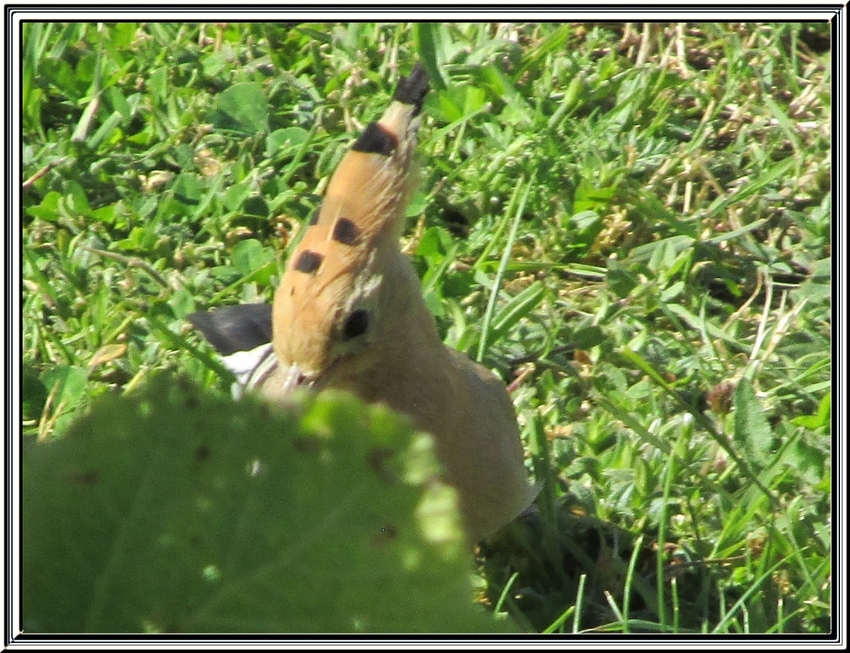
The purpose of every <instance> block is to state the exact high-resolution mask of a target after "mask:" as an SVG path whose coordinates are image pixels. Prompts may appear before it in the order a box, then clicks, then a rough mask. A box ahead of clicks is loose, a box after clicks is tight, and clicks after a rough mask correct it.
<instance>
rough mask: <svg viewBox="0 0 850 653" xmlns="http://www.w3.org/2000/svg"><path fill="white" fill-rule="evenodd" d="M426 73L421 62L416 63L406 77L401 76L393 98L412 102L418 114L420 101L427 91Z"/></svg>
mask: <svg viewBox="0 0 850 653" xmlns="http://www.w3.org/2000/svg"><path fill="white" fill-rule="evenodd" d="M428 81H429V80H428V73H427V72H425V67H424V66H423V65H422V63H421V62H419V63H417V64H416V65H415V66H414V67H413V70H411V71H410V74H409V75H408V76H407V77H402V78H401V79H400V80H399V82H398V86H396V89H395V93H394V94H393V100H396V101H397V102H402V103H404V104H412V105H413V106H414V107H416V113H417V114H418V113H419V112H420V111H421V110H422V102H423V100H424V99H425V96H426V95H427V93H428Z"/></svg>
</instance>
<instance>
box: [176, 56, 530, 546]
mask: <svg viewBox="0 0 850 653" xmlns="http://www.w3.org/2000/svg"><path fill="white" fill-rule="evenodd" d="M427 85H428V79H427V75H426V74H425V72H424V69H423V68H422V67H421V66H419V65H417V66H416V67H415V68H414V69H413V72H412V73H411V74H410V75H409V76H408V77H406V78H402V79H401V81H400V82H399V85H398V87H397V89H396V92H395V95H394V98H393V102H392V103H391V104H390V106H389V108H388V109H387V111H386V112H385V113H384V115H383V116H382V118H381V119H380V120H379V121H378V122H375V123H371V124H369V125H368V126H367V128H366V129H365V130H364V132H363V134H362V135H361V136H360V138H359V139H358V140H357V141H356V142H355V143H354V145H353V146H352V149H351V150H350V151H349V152H347V153H346V154H345V156H344V157H343V159H342V160H341V162H340V164H339V166H338V167H337V169H336V170H335V172H334V174H333V175H332V177H331V180H330V182H329V184H328V187H327V191H326V193H325V196H324V198H323V201H322V205H321V207H320V208H319V210H318V211H317V213H316V215H315V217H314V218H313V220H311V223H310V226H308V228H307V230H306V232H305V234H304V237H303V239H302V240H301V242H300V243H299V244H298V247H297V248H296V249H295V250H294V252H293V253H292V256H291V257H290V260H289V261H288V263H287V268H286V271H285V273H284V275H283V278H282V279H281V283H280V285H279V286H278V288H277V290H276V292H275V298H274V303H273V307H272V310H271V315H270V316H269V315H268V310H267V309H258V308H256V307H254V308H252V309H250V315H246V318H250V320H251V321H252V324H251V325H250V337H245V336H244V334H243V335H242V337H240V338H238V339H239V340H240V344H239V345H238V346H236V345H234V346H236V347H237V348H238V349H242V350H244V349H248V348H254V347H256V349H255V351H256V352H257V353H258V354H260V358H261V362H260V363H258V364H257V365H256V366H255V368H253V369H252V370H248V371H247V373H246V374H245V377H244V378H248V379H250V385H252V386H254V387H256V389H257V390H258V391H259V392H260V394H262V395H263V396H264V397H267V398H269V399H271V400H273V401H274V400H278V399H280V398H281V397H284V396H286V394H287V393H289V392H290V390H291V389H292V388H293V387H294V386H296V385H310V386H312V387H314V388H315V389H316V390H322V389H324V388H335V389H339V390H346V391H349V392H351V393H353V394H355V395H357V396H358V397H360V398H361V399H362V400H364V401H366V402H371V403H385V404H388V405H389V406H390V407H392V408H393V409H395V410H397V411H398V412H400V413H403V414H406V415H408V416H409V417H410V418H411V419H412V421H413V423H414V425H415V427H416V428H417V429H419V430H422V431H426V432H428V433H430V434H431V435H432V436H433V437H434V440H435V444H436V450H437V456H438V458H439V459H440V461H441V463H442V465H443V467H444V468H445V472H446V479H447V480H448V481H449V483H451V484H452V485H453V486H454V487H455V488H456V489H457V491H458V495H459V502H460V508H461V513H462V514H463V517H464V525H465V527H466V530H467V534H468V536H469V538H470V540H471V541H472V542H475V541H478V540H479V539H481V538H483V537H485V536H487V535H489V534H491V533H492V532H493V531H495V530H496V529H498V528H499V527H501V526H502V525H504V524H505V523H507V522H508V521H510V520H512V519H513V518H514V517H516V516H517V515H518V514H519V513H520V512H521V511H522V510H523V509H524V508H525V507H527V506H528V505H529V503H530V502H531V501H532V499H533V498H534V494H535V492H534V490H533V489H532V488H531V487H530V486H529V484H528V480H527V474H526V470H525V465H524V463H523V452H522V446H521V443H520V439H519V429H518V427H517V422H516V413H515V411H514V408H513V404H512V402H511V400H510V397H509V395H508V393H507V390H506V388H505V386H504V384H503V383H502V382H501V380H499V379H498V378H497V377H496V376H495V375H494V374H493V373H492V372H490V371H489V370H487V369H486V368H485V367H483V366H481V365H479V364H478V363H475V362H473V361H472V360H470V359H469V358H468V357H467V356H465V355H464V354H462V353H460V352H458V351H456V350H454V349H452V348H450V347H447V346H446V345H445V344H443V342H442V341H441V340H440V338H439V334H438V332H437V328H436V324H435V321H434V317H433V315H432V314H431V312H430V311H429V310H428V307H427V305H426V304H425V300H424V298H423V297H422V291H421V286H420V283H419V279H418V277H417V276H416V273H415V271H414V269H413V266H412V265H411V263H410V260H409V259H408V257H407V256H406V255H404V254H403V253H402V252H401V250H400V248H399V235H400V232H401V228H402V223H403V218H404V208H405V206H406V203H407V199H408V197H409V194H410V192H411V188H412V183H411V179H410V177H411V175H410V168H411V160H412V157H413V152H414V149H415V144H416V131H417V129H418V126H419V121H420V112H421V108H422V101H423V99H424V97H425V94H426V92H427ZM238 310H239V308H238V307H229V308H227V309H223V311H225V312H224V313H223V314H222V322H224V323H226V327H227V328H226V329H225V328H224V326H222V327H221V328H219V320H218V319H217V318H216V314H217V313H219V312H221V311H213V312H212V313H203V314H193V315H192V316H189V319H190V321H192V323H193V324H195V326H196V327H198V328H199V329H200V330H201V331H202V332H203V333H204V334H205V335H206V336H207V338H208V339H209V340H210V341H211V342H212V343H213V344H214V345H215V346H216V347H217V348H218V349H219V350H221V351H226V350H227V349H231V348H232V347H230V346H227V345H225V346H222V342H221V341H222V340H225V341H227V342H230V341H232V340H234V338H233V337H230V336H227V335H226V334H224V333H223V332H224V331H232V330H233V328H234V327H233V322H235V321H238ZM269 318H270V321H271V329H270V331H271V335H272V338H271V339H272V347H269V346H268V344H267V343H262V342H260V341H261V340H263V339H265V337H266V335H267V334H268V331H269V329H267V328H265V327H263V328H258V327H257V325H256V322H258V321H259V322H264V321H266V320H268V319H269ZM217 341H218V343H217ZM243 372H245V371H244V370H243Z"/></svg>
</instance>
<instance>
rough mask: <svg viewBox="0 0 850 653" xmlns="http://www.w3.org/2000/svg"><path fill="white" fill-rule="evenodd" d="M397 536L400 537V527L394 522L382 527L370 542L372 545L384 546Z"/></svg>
mask: <svg viewBox="0 0 850 653" xmlns="http://www.w3.org/2000/svg"><path fill="white" fill-rule="evenodd" d="M396 537H398V529H397V528H396V527H395V526H393V525H392V524H387V525H386V526H384V527H382V528H381V530H380V532H378V533H375V534H374V535H373V536H372V538H371V539H370V540H369V544H371V545H372V546H384V545H385V544H389V543H390V542H392V541H393V540H394V539H395V538H396Z"/></svg>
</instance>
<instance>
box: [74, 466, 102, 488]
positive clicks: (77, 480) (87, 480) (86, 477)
mask: <svg viewBox="0 0 850 653" xmlns="http://www.w3.org/2000/svg"><path fill="white" fill-rule="evenodd" d="M67 480H68V482H69V483H71V484H72V485H97V482H98V481H99V480H100V474H98V473H97V472H96V471H94V470H89V471H87V472H71V473H70V474H68V476H67Z"/></svg>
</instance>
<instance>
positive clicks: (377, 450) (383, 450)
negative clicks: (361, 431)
mask: <svg viewBox="0 0 850 653" xmlns="http://www.w3.org/2000/svg"><path fill="white" fill-rule="evenodd" d="M394 454H395V452H394V451H393V450H392V449H390V448H389V447H372V448H371V449H370V450H369V453H368V455H367V457H366V462H367V463H368V464H369V467H370V468H371V469H372V470H373V471H374V472H375V473H376V474H377V475H378V478H380V479H381V480H382V481H383V482H384V483H387V484H388V485H396V484H397V483H398V479H397V478H396V475H395V474H394V473H393V472H392V471H390V469H389V468H388V467H387V461H388V460H389V459H390V458H392V456H393V455H394Z"/></svg>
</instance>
